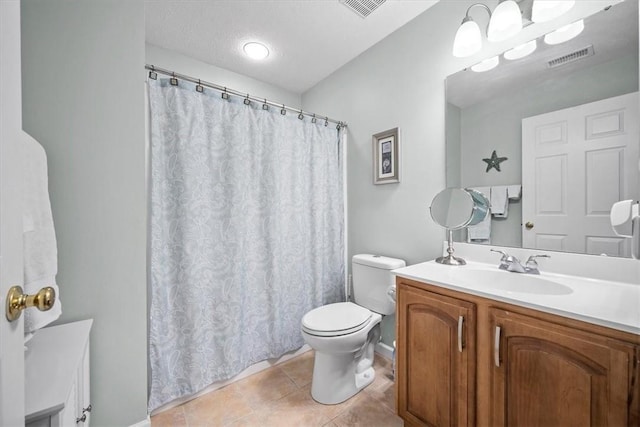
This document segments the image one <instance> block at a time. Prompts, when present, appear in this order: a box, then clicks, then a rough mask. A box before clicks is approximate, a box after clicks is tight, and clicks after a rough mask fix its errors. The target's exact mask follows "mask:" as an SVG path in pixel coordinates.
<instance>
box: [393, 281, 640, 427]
mask: <svg viewBox="0 0 640 427" xmlns="http://www.w3.org/2000/svg"><path fill="white" fill-rule="evenodd" d="M396 287H397V314H396V318H397V351H396V355H397V363H396V366H397V370H396V372H397V373H396V404H397V412H398V415H399V416H400V417H401V418H402V419H404V421H405V425H408V426H438V427H440V426H454V425H456V426H463V425H467V426H472V425H478V426H491V427H494V426H495V427H499V426H531V427H533V426H539V427H551V426H562V427H565V426H568V427H570V426H589V425H590V426H611V427H613V426H616V427H617V426H640V378H639V375H640V367H639V363H638V358H639V356H640V337H639V336H638V335H635V334H630V333H626V332H622V331H616V330H613V329H610V328H605V327H602V326H598V325H593V324H588V323H585V322H580V321H577V320H574V319H568V318H564V317H560V316H557V315H552V314H548V313H543V312H540V311H537V310H532V309H528V308H524V307H520V306H515V305H511V304H507V303H502V302H499V301H495V300H491V299H486V298H481V297H477V296H475V295H470V294H465V293H461V292H456V291H452V290H449V289H446V288H442V287H439V286H433V285H429V284H426V283H422V282H417V281H413V280H409V279H404V278H400V277H399V278H398V279H397V281H396ZM460 316H463V317H464V322H463V328H462V332H463V333H462V338H463V343H464V346H463V349H462V350H463V351H462V352H460V351H459V348H458V347H457V345H458V344H457V339H458V327H457V325H458V319H459V317H460Z"/></svg>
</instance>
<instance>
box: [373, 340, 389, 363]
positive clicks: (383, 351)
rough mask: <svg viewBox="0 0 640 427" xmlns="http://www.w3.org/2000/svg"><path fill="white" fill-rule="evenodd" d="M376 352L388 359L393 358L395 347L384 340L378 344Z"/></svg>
mask: <svg viewBox="0 0 640 427" xmlns="http://www.w3.org/2000/svg"><path fill="white" fill-rule="evenodd" d="M376 353H378V354H379V355H381V356H382V357H386V358H387V359H393V347H391V346H390V345H387V344H385V343H383V342H379V343H378V344H376Z"/></svg>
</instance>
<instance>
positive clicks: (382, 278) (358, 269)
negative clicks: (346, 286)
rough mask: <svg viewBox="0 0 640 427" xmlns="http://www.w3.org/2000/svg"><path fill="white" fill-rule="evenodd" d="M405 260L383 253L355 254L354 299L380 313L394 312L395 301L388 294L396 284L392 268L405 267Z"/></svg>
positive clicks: (352, 264) (353, 269) (353, 268)
mask: <svg viewBox="0 0 640 427" xmlns="http://www.w3.org/2000/svg"><path fill="white" fill-rule="evenodd" d="M404 266H406V263H405V262H404V260H401V259H397V258H389V257H385V256H381V255H369V254H361V255H354V256H353V259H352V261H351V270H352V280H353V281H352V283H353V301H354V302H355V303H356V304H358V305H360V306H362V307H366V308H368V309H369V310H371V311H375V312H376V313H380V314H393V313H394V312H395V311H396V305H395V303H394V302H393V301H392V300H391V299H390V298H389V297H388V296H387V290H388V289H389V287H390V286H392V285H394V276H393V275H392V274H391V270H394V269H396V268H400V267H404Z"/></svg>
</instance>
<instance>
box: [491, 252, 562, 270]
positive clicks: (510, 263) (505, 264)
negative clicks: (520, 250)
mask: <svg viewBox="0 0 640 427" xmlns="http://www.w3.org/2000/svg"><path fill="white" fill-rule="evenodd" d="M490 250H491V252H498V253H499V254H502V258H500V265H499V266H498V268H499V269H501V270H506V271H511V272H513V273H526V274H540V270H539V269H538V263H537V262H536V258H551V257H550V256H549V255H531V256H530V257H529V259H527V262H526V263H525V265H522V263H521V262H520V260H519V259H518V258H516V257H514V256H513V255H509V254H508V253H506V252H504V251H499V250H496V249H490Z"/></svg>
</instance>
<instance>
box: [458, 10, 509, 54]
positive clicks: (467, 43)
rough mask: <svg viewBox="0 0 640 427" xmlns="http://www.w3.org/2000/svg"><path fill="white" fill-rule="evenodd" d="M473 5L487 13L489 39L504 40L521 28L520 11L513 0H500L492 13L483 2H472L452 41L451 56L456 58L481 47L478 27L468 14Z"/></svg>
mask: <svg viewBox="0 0 640 427" xmlns="http://www.w3.org/2000/svg"><path fill="white" fill-rule="evenodd" d="M474 7H481V8H483V9H484V10H486V11H487V13H488V14H489V26H488V27H487V39H488V40H489V41H501V40H506V39H508V38H509V37H511V36H514V35H515V34H517V33H518V32H519V31H520V30H521V29H522V13H521V12H520V7H518V4H517V3H516V2H515V1H514V0H500V3H499V4H498V6H497V7H496V9H495V10H494V11H493V13H491V9H489V7H488V6H487V5H485V4H482V3H475V4H472V5H471V6H469V8H468V9H467V13H466V14H465V17H464V19H463V20H462V23H461V24H460V27H459V28H458V31H457V32H456V37H455V39H454V41H453V56H455V57H457V58H466V57H467V56H471V55H473V54H474V53H477V52H479V51H480V49H481V48H482V33H481V32H480V27H479V26H478V24H477V23H476V22H475V21H474V20H473V19H472V18H471V16H469V12H470V11H471V9H473V8H474Z"/></svg>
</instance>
